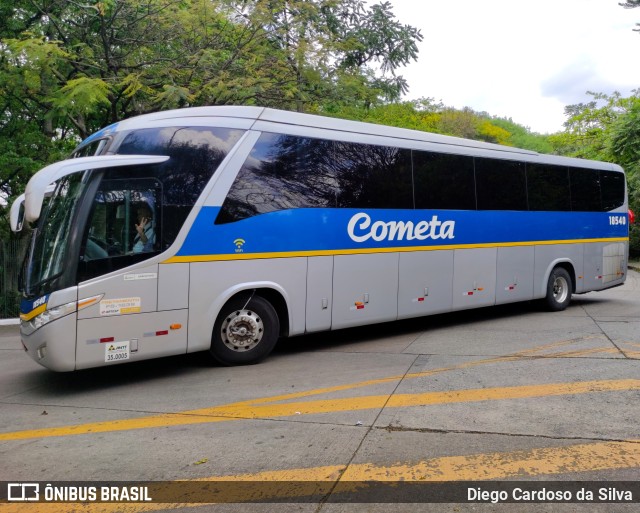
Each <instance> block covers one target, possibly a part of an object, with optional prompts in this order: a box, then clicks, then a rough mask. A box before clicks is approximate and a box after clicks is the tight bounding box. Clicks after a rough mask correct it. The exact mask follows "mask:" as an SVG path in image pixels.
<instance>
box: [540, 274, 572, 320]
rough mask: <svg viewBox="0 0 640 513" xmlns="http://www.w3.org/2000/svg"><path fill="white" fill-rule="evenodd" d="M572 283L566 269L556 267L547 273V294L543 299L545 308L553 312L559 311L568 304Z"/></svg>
mask: <svg viewBox="0 0 640 513" xmlns="http://www.w3.org/2000/svg"><path fill="white" fill-rule="evenodd" d="M572 290H573V284H572V281H571V275H570V274H569V272H568V271H567V270H566V269H563V268H562V267H556V268H555V269H554V270H553V271H551V274H550V275H549V281H548V282H547V295H546V297H545V301H546V303H547V308H549V310H551V311H553V312H560V311H562V310H564V309H565V308H567V306H569V303H570V302H571V292H572Z"/></svg>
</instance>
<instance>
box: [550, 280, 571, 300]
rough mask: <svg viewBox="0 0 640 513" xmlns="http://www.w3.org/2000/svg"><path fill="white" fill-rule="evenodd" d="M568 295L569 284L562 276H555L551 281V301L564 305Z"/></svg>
mask: <svg viewBox="0 0 640 513" xmlns="http://www.w3.org/2000/svg"><path fill="white" fill-rule="evenodd" d="M568 295H569V283H567V280H566V279H565V278H564V277H562V276H557V277H556V279H555V280H554V281H553V299H555V300H556V301H557V302H558V303H564V302H565V301H566V300H567V297H568Z"/></svg>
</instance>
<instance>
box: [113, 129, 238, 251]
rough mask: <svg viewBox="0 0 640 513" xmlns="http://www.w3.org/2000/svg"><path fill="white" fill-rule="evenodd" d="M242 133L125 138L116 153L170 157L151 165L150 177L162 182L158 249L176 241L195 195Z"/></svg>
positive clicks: (170, 132) (173, 132) (174, 132)
mask: <svg viewBox="0 0 640 513" xmlns="http://www.w3.org/2000/svg"><path fill="white" fill-rule="evenodd" d="M243 133H244V132H243V131H242V130H232V129H228V128H210V127H170V128H149V129H144V130H135V131H132V132H131V133H129V134H128V135H127V136H126V137H125V138H124V140H123V141H122V143H121V144H120V146H119V147H118V149H117V151H116V153H118V154H127V155H168V156H169V157H170V160H168V161H167V162H165V163H163V164H161V165H159V166H157V167H155V166H154V175H153V176H154V178H157V179H158V180H159V181H160V182H161V183H162V205H163V219H162V227H163V233H162V245H161V249H165V248H167V247H168V246H169V245H170V244H171V243H172V242H173V241H174V240H175V237H176V236H177V234H178V232H179V231H180V228H181V227H182V224H183V223H184V221H185V219H186V218H187V216H188V215H189V212H190V211H191V208H192V207H193V205H194V203H195V202H196V200H197V199H198V196H200V194H201V193H202V191H203V189H204V187H205V186H206V185H207V183H208V182H209V180H210V179H211V177H212V176H213V174H214V173H215V171H216V169H218V166H219V165H220V163H221V162H222V159H224V157H226V155H227V153H228V152H229V150H230V149H231V148H232V147H233V146H234V145H235V144H236V142H237V141H238V140H239V139H240V137H241V136H242V134H243ZM113 178H115V177H113Z"/></svg>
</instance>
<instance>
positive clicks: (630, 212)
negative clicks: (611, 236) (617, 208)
mask: <svg viewBox="0 0 640 513" xmlns="http://www.w3.org/2000/svg"><path fill="white" fill-rule="evenodd" d="M635 222H636V215H635V214H634V213H633V210H631V209H629V224H634V223H635Z"/></svg>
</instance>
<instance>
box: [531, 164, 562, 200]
mask: <svg viewBox="0 0 640 513" xmlns="http://www.w3.org/2000/svg"><path fill="white" fill-rule="evenodd" d="M527 188H528V192H529V210H546V211H554V210H556V211H567V210H571V200H570V198H571V196H570V190H569V172H568V169H567V168H566V167H564V166H552V165H547V164H527Z"/></svg>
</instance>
